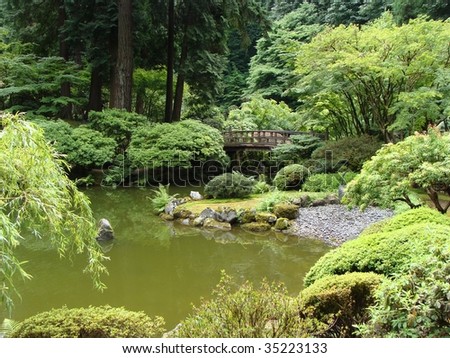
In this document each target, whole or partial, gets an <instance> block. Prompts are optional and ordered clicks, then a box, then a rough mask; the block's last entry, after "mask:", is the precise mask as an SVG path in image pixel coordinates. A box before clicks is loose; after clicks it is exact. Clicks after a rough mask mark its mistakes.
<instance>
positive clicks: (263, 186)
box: [252, 181, 270, 194]
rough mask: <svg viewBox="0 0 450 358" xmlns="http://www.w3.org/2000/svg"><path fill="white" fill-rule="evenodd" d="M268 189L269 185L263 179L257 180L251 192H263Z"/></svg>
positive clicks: (266, 191)
mask: <svg viewBox="0 0 450 358" xmlns="http://www.w3.org/2000/svg"><path fill="white" fill-rule="evenodd" d="M269 191H270V185H269V184H267V183H266V182H264V181H257V182H256V183H255V185H253V189H252V193H253V194H264V193H268V192H269Z"/></svg>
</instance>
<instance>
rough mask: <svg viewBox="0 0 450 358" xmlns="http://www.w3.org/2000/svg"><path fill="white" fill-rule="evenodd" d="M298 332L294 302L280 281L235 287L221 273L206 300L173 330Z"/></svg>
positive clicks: (182, 333) (233, 334)
mask: <svg viewBox="0 0 450 358" xmlns="http://www.w3.org/2000/svg"><path fill="white" fill-rule="evenodd" d="M298 332H299V317H298V304H297V302H296V299H294V298H292V297H290V296H288V295H287V292H286V289H285V287H284V286H283V285H280V284H274V283H272V284H269V283H268V282H266V281H263V282H262V283H261V287H260V288H259V289H254V288H253V285H252V284H251V283H250V282H248V281H247V282H245V283H244V284H243V285H241V286H240V287H239V288H238V289H237V290H235V289H234V287H233V285H232V282H231V278H230V277H229V276H227V275H226V274H222V278H221V280H220V283H219V284H218V285H217V287H216V289H215V290H214V291H213V297H212V299H211V300H210V301H205V300H204V301H203V302H202V304H201V305H200V306H199V307H194V313H193V314H191V315H190V316H189V317H187V318H186V319H185V320H184V321H182V322H181V324H180V326H179V327H178V329H177V330H176V331H175V332H174V335H175V336H176V337H186V338H194V337H197V338H200V337H201V338H264V337H266V338H269V337H270V338H282V337H296V336H298Z"/></svg>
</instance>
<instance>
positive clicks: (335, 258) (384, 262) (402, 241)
mask: <svg viewBox="0 0 450 358" xmlns="http://www.w3.org/2000/svg"><path fill="white" fill-rule="evenodd" d="M400 215H402V214H400ZM449 234H450V227H449V226H446V225H439V224H433V223H431V224H429V223H422V224H415V225H411V226H407V227H404V228H402V229H398V230H395V231H390V232H380V233H376V234H371V235H362V236H360V237H358V238H357V239H355V240H352V241H347V242H346V243H344V244H343V245H342V246H340V247H339V248H337V249H335V250H333V251H330V252H329V253H327V254H325V255H324V256H322V257H321V258H320V259H319V260H318V261H317V262H316V264H315V265H314V266H313V267H312V268H311V270H310V271H309V272H308V273H307V274H306V276H305V280H304V282H305V286H309V285H311V284H312V283H314V282H315V281H317V280H318V279H320V278H322V277H324V276H327V275H342V274H344V273H346V272H375V273H379V274H383V275H386V276H390V275H392V274H395V273H397V272H402V271H404V269H405V267H407V266H409V264H410V263H411V262H414V260H416V259H417V257H420V256H423V255H425V254H426V253H427V252H428V249H429V247H430V246H434V247H441V246H442V245H444V244H445V243H446V242H447V241H448V237H449Z"/></svg>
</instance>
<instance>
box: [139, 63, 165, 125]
mask: <svg viewBox="0 0 450 358" xmlns="http://www.w3.org/2000/svg"><path fill="white" fill-rule="evenodd" d="M166 78H167V71H166V70H165V69H153V70H147V69H144V68H137V69H135V70H134V72H133V89H134V93H135V111H136V112H137V113H139V114H141V115H144V116H145V117H147V119H148V120H150V121H153V122H159V121H161V120H162V119H163V118H164V105H165V103H164V101H165V95H166Z"/></svg>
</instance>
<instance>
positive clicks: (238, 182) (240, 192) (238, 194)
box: [205, 172, 254, 199]
mask: <svg viewBox="0 0 450 358" xmlns="http://www.w3.org/2000/svg"><path fill="white" fill-rule="evenodd" d="M253 183H254V181H253V179H251V178H247V177H246V176H245V175H243V174H241V173H238V172H233V173H225V174H222V175H219V176H216V177H215V178H213V179H212V180H211V181H210V182H208V184H206V186H205V195H207V196H211V197H213V198H214V199H216V198H245V197H248V196H249V195H250V194H251V193H252V190H253Z"/></svg>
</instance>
